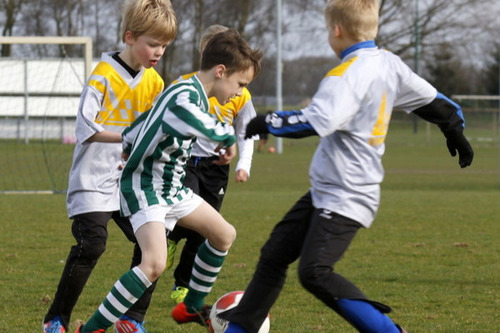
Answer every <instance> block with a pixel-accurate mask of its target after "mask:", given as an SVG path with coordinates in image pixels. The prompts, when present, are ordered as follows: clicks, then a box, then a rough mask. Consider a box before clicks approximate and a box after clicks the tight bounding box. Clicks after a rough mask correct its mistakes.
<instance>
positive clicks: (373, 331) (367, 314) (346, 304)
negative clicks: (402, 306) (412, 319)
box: [337, 298, 400, 333]
mask: <svg viewBox="0 0 500 333" xmlns="http://www.w3.org/2000/svg"><path fill="white" fill-rule="evenodd" d="M337 304H338V306H339V307H340V308H341V309H342V314H343V315H344V317H346V318H347V319H348V320H349V321H350V322H351V323H352V324H353V325H354V326H355V327H356V328H357V329H358V330H359V331H360V332H363V333H400V332H399V329H398V328H397V327H396V325H395V324H394V323H393V322H392V320H391V319H390V318H389V317H387V316H386V315H385V314H383V313H382V312H380V311H379V310H378V309H376V308H375V307H374V306H373V305H371V304H370V303H368V302H365V301H361V300H354V299H345V298H341V299H339V300H338V301H337Z"/></svg>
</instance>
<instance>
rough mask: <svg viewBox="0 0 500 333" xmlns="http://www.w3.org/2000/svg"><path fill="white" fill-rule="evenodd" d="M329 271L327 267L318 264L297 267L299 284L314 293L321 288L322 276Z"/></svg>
mask: <svg viewBox="0 0 500 333" xmlns="http://www.w3.org/2000/svg"><path fill="white" fill-rule="evenodd" d="M329 272H331V271H330V270H328V269H327V268H324V269H322V268H320V267H318V266H315V267H307V268H304V267H300V268H299V272H298V273H299V281H300V283H301V285H302V286H303V287H304V289H306V290H307V291H309V292H311V293H313V294H315V293H317V292H318V291H319V290H322V289H323V285H322V280H323V279H322V276H324V275H325V274H328V273H329Z"/></svg>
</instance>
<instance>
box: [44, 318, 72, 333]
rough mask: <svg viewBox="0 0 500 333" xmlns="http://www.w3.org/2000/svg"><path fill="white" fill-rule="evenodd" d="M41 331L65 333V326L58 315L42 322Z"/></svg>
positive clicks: (45, 332)
mask: <svg viewBox="0 0 500 333" xmlns="http://www.w3.org/2000/svg"><path fill="white" fill-rule="evenodd" d="M42 329H43V333H65V332H66V328H65V327H64V325H63V322H62V319H61V317H60V316H57V317H54V318H52V320H49V321H48V322H46V323H43V324H42Z"/></svg>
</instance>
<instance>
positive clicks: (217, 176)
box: [168, 159, 229, 288]
mask: <svg viewBox="0 0 500 333" xmlns="http://www.w3.org/2000/svg"><path fill="white" fill-rule="evenodd" d="M228 177H229V165H216V164H213V160H212V159H203V160H201V161H199V162H198V163H197V165H196V167H191V168H187V172H186V179H185V182H184V186H186V187H189V188H191V189H192V190H193V192H194V193H196V194H198V195H199V196H201V197H202V198H203V200H205V201H206V202H207V203H208V204H209V205H210V206H212V207H213V208H214V209H215V210H216V211H219V210H220V207H221V206H222V200H223V199H224V195H225V192H226V189H227V182H228ZM179 232H180V233H182V235H183V236H184V238H185V239H186V243H185V244H184V247H183V248H182V253H181V256H180V258H179V264H178V265H177V267H176V269H175V271H174V278H175V285H176V286H181V287H185V288H187V287H188V284H189V279H190V278H191V271H192V268H193V263H194V259H195V257H196V253H197V252H198V248H199V247H200V245H201V244H202V243H203V241H204V240H205V238H204V237H203V236H201V235H200V234H199V233H197V232H195V231H193V230H189V229H186V228H183V227H181V226H176V227H175V228H174V230H173V232H172V234H174V235H175V234H177V233H179ZM168 238H169V239H171V236H170V235H169V237H168Z"/></svg>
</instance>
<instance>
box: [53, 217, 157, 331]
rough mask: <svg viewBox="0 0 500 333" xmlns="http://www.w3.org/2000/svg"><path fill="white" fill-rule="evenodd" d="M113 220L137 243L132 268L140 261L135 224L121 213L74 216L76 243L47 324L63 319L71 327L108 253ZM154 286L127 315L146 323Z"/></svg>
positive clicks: (128, 237) (68, 259)
mask: <svg viewBox="0 0 500 333" xmlns="http://www.w3.org/2000/svg"><path fill="white" fill-rule="evenodd" d="M111 219H113V220H114V221H115V222H116V224H117V225H118V227H119V228H120V229H121V230H122V231H123V233H124V234H125V236H126V237H127V239H128V240H130V241H131V242H133V243H134V244H135V246H134V252H133V256H132V264H131V267H135V266H137V265H138V264H139V263H140V262H141V249H140V247H139V245H138V244H137V241H136V239H135V236H134V231H133V229H132V225H131V224H130V222H129V220H128V219H127V218H124V217H121V216H120V212H118V211H116V212H93V213H85V214H81V215H77V216H75V217H74V219H73V224H72V227H71V231H72V233H73V237H74V238H75V240H76V242H77V243H76V245H74V246H72V247H71V250H70V252H69V255H68V258H67V259H66V264H65V266H64V270H63V272H62V276H61V279H60V281H59V285H58V287H57V291H56V294H55V296H54V300H53V302H52V305H51V306H50V309H49V311H48V313H47V314H46V316H45V319H44V322H48V321H49V320H52V319H53V318H54V317H56V316H61V318H62V321H63V324H64V326H65V327H66V329H67V328H68V327H69V322H70V318H71V312H72V311H73V308H74V306H75V304H76V302H77V300H78V298H79V297H80V294H81V293H82V290H83V288H84V287H85V284H86V283H87V280H88V278H89V277H90V274H91V273H92V270H93V269H94V267H95V265H96V264H97V261H98V260H99V258H100V257H101V255H102V254H103V253H104V251H105V250H106V241H107V239H108V222H109V220H111ZM155 286H156V282H155V283H153V285H152V286H151V287H150V288H148V290H146V292H145V293H144V294H143V296H142V297H141V298H140V299H139V301H138V302H136V303H135V304H134V306H133V307H132V308H131V309H130V310H129V311H128V312H127V315H129V316H130V317H131V318H133V319H135V320H137V321H141V322H142V321H143V320H144V315H145V313H146V310H147V308H148V306H149V303H150V301H151V294H152V292H153V290H154V288H155Z"/></svg>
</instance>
